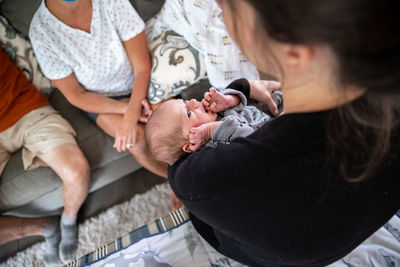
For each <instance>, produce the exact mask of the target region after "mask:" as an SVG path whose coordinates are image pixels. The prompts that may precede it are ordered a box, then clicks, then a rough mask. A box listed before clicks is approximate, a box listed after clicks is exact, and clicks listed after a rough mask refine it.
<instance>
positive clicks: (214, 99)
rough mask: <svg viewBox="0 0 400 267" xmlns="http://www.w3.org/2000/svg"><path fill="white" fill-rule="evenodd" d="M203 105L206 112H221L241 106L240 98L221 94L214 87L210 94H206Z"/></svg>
mask: <svg viewBox="0 0 400 267" xmlns="http://www.w3.org/2000/svg"><path fill="white" fill-rule="evenodd" d="M201 103H202V104H203V106H204V108H205V109H206V110H210V111H212V112H220V111H222V110H225V109H228V108H231V107H234V106H236V105H237V104H239V98H238V97H237V96H233V95H224V94H221V93H220V92H218V91H217V90H216V89H215V88H214V87H211V88H210V90H209V92H207V93H205V94H204V97H203V100H202V101H201Z"/></svg>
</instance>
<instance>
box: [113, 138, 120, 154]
mask: <svg viewBox="0 0 400 267" xmlns="http://www.w3.org/2000/svg"><path fill="white" fill-rule="evenodd" d="M114 148H115V149H116V150H117V151H118V152H121V139H120V137H119V136H118V135H117V137H116V138H115V141H114Z"/></svg>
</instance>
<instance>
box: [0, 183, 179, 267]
mask: <svg viewBox="0 0 400 267" xmlns="http://www.w3.org/2000/svg"><path fill="white" fill-rule="evenodd" d="M171 192H172V191H171V188H170V187H169V185H168V183H163V184H159V185H156V186H155V187H153V188H152V189H150V190H149V191H147V192H146V193H144V194H141V195H135V196H134V197H133V198H132V199H131V200H129V201H126V202H124V203H122V204H119V205H115V206H113V207H111V208H109V209H108V210H106V211H104V212H102V213H100V214H99V215H98V216H95V217H92V218H89V219H87V220H86V221H84V222H83V223H81V224H80V225H79V245H78V252H77V254H78V255H77V256H78V257H81V256H83V255H85V254H87V253H89V252H91V251H93V250H95V249H97V248H98V247H100V246H101V245H104V244H108V243H109V242H111V241H113V240H114V239H116V238H118V237H120V236H122V235H125V234H127V233H129V232H130V231H132V230H134V229H136V228H138V227H140V226H142V225H144V224H146V223H149V222H152V221H154V219H156V218H158V217H161V216H165V215H167V214H168V213H169V212H170V210H169V198H170V195H171ZM44 248H45V244H44V242H41V243H37V244H35V245H33V246H32V247H30V248H28V249H26V250H24V251H21V252H19V253H17V254H16V255H15V256H14V257H11V258H9V259H7V260H6V261H5V262H3V263H1V264H0V267H6V266H7V267H9V266H13V267H14V266H16V267H19V266H21V267H22V266H24V267H31V266H32V267H38V266H44V264H43V261H42V257H43V252H44Z"/></svg>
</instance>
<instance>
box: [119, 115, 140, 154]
mask: <svg viewBox="0 0 400 267" xmlns="http://www.w3.org/2000/svg"><path fill="white" fill-rule="evenodd" d="M137 127H138V121H131V120H129V119H127V118H126V116H124V117H123V119H122V121H121V124H120V125H119V127H118V130H117V132H116V133H115V142H114V148H115V149H116V150H117V151H118V152H122V151H125V150H127V149H129V148H133V147H134V146H135V144H136V136H137Z"/></svg>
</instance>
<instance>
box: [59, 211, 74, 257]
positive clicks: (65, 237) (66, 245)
mask: <svg viewBox="0 0 400 267" xmlns="http://www.w3.org/2000/svg"><path fill="white" fill-rule="evenodd" d="M60 228H61V242H60V247H59V252H60V258H61V260H62V261H63V262H64V263H68V262H70V261H72V260H75V257H76V249H77V247H78V244H77V243H78V228H77V225H76V216H73V217H69V216H67V215H66V214H65V213H63V214H62V215H61V223H60Z"/></svg>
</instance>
